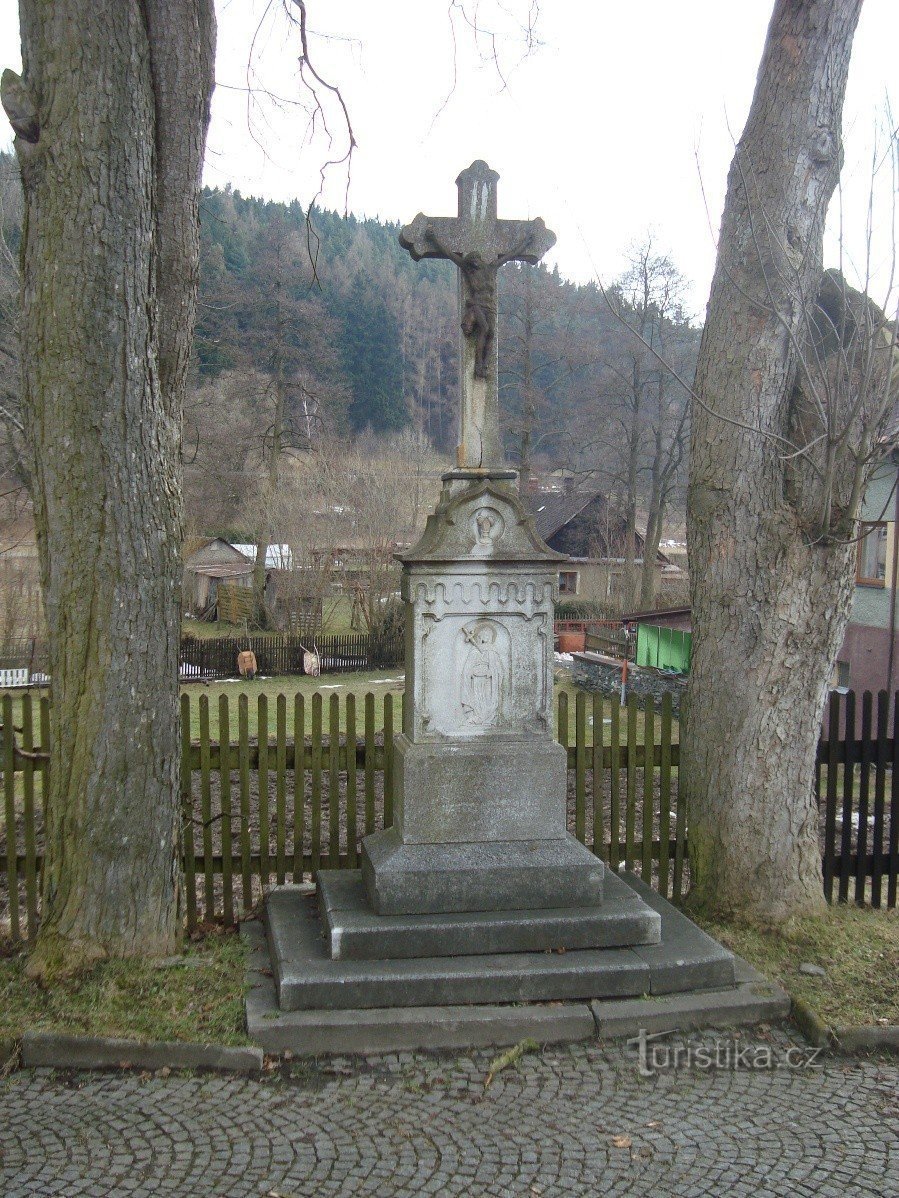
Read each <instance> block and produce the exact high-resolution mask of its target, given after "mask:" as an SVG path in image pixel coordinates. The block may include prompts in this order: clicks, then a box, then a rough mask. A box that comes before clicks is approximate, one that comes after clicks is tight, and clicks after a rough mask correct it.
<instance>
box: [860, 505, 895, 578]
mask: <svg viewBox="0 0 899 1198" xmlns="http://www.w3.org/2000/svg"><path fill="white" fill-rule="evenodd" d="M887 525H888V521H886V520H860V521H859V535H858V551H857V553H856V555H855V585H856V586H860V587H877V588H878V589H880V590H883V589H884V588H885V587H886V584H887V582H886V575H887V571H888V568H889V562H888V561H886V560H885V561H884V571H883V573H884V576H883V578H869V577H868V576H867V575H865V574H863V573H862V559H863V556H864V550H865V542H866V541H867V539H868V537H869V536H870V535H871V534H872V533H873V532H874V531H875V529H878V528H882V529H883V541H884V550H886V548H887V546H888V545H889V539H890V536H889V529H888V527H887Z"/></svg>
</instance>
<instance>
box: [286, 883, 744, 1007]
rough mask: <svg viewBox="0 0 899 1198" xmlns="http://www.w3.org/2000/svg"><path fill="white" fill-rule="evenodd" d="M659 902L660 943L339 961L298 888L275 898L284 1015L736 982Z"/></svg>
mask: <svg viewBox="0 0 899 1198" xmlns="http://www.w3.org/2000/svg"><path fill="white" fill-rule="evenodd" d="M610 877H611V875H610ZM647 889H648V888H647ZM640 897H642V898H647V900H648V896H647V895H645V894H642V893H641V896H640ZM652 905H653V906H654V908H655V909H656V910H657V911H660V914H661V916H662V941H661V943H659V944H649V945H643V946H637V947H632V948H606V949H578V950H574V951H572V952H563V953H557V952H548V953H547V952H529V953H504V954H499V953H489V954H484V955H478V956H472V955H466V956H459V957H417V958H412V959H400V960H381V961H360V960H331V958H330V957H329V955H328V951H327V949H326V944H325V940H324V936H323V933H322V926H321V924H320V922H319V911H318V904H317V902H316V901H315V900H314V899H312V898H310V897H309V896H308V895H304V894H303V893H302V892H300V891H298V890H295V889H293V888H289V887H288V888H283V889H278V890H275V891H273V892H272V894H270V895H269V897H268V901H267V904H266V918H267V922H268V937H269V947H270V953H271V960H272V969H273V973H274V977H275V983H276V986H277V992H278V1001H279V1005H280V1008H281V1010H284V1011H293V1010H313V1009H325V1010H347V1009H351V1008H373V1007H419V1006H455V1005H463V1004H470V1003H490V1004H496V1003H517V1002H552V1001H561V1000H583V999H591V998H625V997H635V996H639V995H644V994H667V993H675V992H678V991H683V990H691V989H710V988H716V987H719V988H720V987H727V986H733V985H734V958H733V955H732V954H731V953H729V952H728V951H727V950H726V949H724V948H723V947H722V946H721V945H719V944H717V943H716V942H715V941H714V940H712V939H711V938H710V937H708V936H706V935H705V934H704V933H703V932H701V931H700V930H699V929H698V928H697V927H695V925H694V924H692V923H691V922H690V921H689V920H688V919H687V918H686V917H685V916H683V915H681V914H680V912H678V911H676V910H675V909H674V908H673V907H671V905H670V904H668V903H666V902H665V900H664V899H661V898H660V897H659V896H655V899H654V901H653V904H652ZM660 905H661V909H660Z"/></svg>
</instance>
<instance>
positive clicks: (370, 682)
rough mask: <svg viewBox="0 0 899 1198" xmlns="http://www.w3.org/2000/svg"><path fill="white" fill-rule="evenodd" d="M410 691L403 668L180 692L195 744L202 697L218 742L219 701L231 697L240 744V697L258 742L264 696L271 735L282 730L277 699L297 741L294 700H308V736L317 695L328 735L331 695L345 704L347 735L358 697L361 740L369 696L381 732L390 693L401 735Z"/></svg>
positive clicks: (233, 725)
mask: <svg viewBox="0 0 899 1198" xmlns="http://www.w3.org/2000/svg"><path fill="white" fill-rule="evenodd" d="M405 686H406V680H405V675H404V673H403V670H402V668H399V667H398V668H396V669H393V670H381V671H378V672H377V673H356V674H323V675H322V676H321V677H320V678H306V677H304V676H302V675H299V676H296V675H289V676H285V677H282V678H254V679H253V681H252V682H250V681H248V680H247V679H243V678H238V679H235V680H234V681H233V682H210V683H209V685H208V686H204V685H203V684H202V683H196V682H192V683H188V684H187V685H183V686H182V687H181V693H182V694H186V695H189V696H190V700H191V702H190V734H191V738H192V739H194V740H196V739H197V738H198V737H199V735H200V697H201V696H202V695H206V696H207V697H208V699H209V728H210V736H211V738H212V740H213V741H215V740H217V739H218V729H219V696H220V695H227V696H228V708H229V716H228V718H229V722H230V725H231V727H230V733H231V739H232V741H233V740H236V739H237V699H238V696H239V695H241V694H245V695H247V696H248V697H249V712H248V722H249V727H250V736H251V737H255V736H257V735H258V731H259V696H260V695H266V696H267V698H268V728H269V733H270V734H271V735H274V734H275V731H276V728H277V700H278V695H284V696H285V697H286V699H287V735H288V739H290V740H292V739H293V699H294V695H303V696H305V698H306V704H305V717H306V733H307V735H309V734H310V733H311V731H312V695H313V694H314V693H315V692H316V691H321V693H322V697H323V718H324V730H325V732H327V731H328V727H329V724H328V716H329V713H328V708H329V705H330V696H331V695H336V696H337V697H338V699H339V700H340V703H339V707H340V731H341V732H345V731H346V727H345V724H346V720H345V713H346V696H347V695H349V694H353V695H355V696H356V727H357V731H358V734H359V735H360V736H361V735H362V734H363V733H364V731H365V722H364V721H365V709H364V702H365V696H366V694H368V692H369V691H370V692H371V693H372V694H373V695H374V696H375V728H376V730H378V731H380V729H381V728H382V727H383V718H384V717H383V710H384V695H386V694H388V693H390V694H393V695H394V696H396V697H395V699H394V728H395V729H397V730H399V721H400V706H399V699H400V696H401V695H402V693H403V691H404V689H405Z"/></svg>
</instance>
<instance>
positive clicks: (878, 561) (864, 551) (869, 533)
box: [855, 522, 887, 587]
mask: <svg viewBox="0 0 899 1198" xmlns="http://www.w3.org/2000/svg"><path fill="white" fill-rule="evenodd" d="M886 576H887V526H886V524H884V523H882V522H878V523H864V522H863V523H862V524H860V525H859V542H858V570H857V572H856V576H855V580H856V582H857V583H859V585H860V586H866V587H882V586H885V585H886Z"/></svg>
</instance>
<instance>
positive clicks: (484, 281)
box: [425, 225, 531, 379]
mask: <svg viewBox="0 0 899 1198" xmlns="http://www.w3.org/2000/svg"><path fill="white" fill-rule="evenodd" d="M425 241H429V242H430V243H431V245H433V246H434V248H435V249H436V250H437V251H438V252H439V253H440V254H441V255H442V256H443V257H444V258H448V259H449V260H450V262H454V263H455V264H456V266H458V268H459V270H461V271H462V274H463V275H464V276H465V282H466V284H467V286H466V289H465V307H464V308H463V310H462V332H463V333H464V334H465V336H466V337H474V342H475V353H474V377H475V378H476V379H486V378H487V377H488V373H489V369H488V368H489V358H490V350H491V348H492V346H493V339H494V337H495V336H496V275H497V271H498V270H499V268H500V267H501V266H505V264H506V263H507V262H511V261H512V260H513V259H515V258H519V257H521V255H522V254H523V253H524V252H525V251H526V250H527V249H528V247H529V246H530V244H531V232H530V230H529V231H528V233H527V234H526V236H525V237H523V238H522V240H521V242H520V243H519V244H518V245H516V246H515V248H514V249H513V250H512V251H511V252H510V253H508V254H498V255H497V256H496V258H495V259H494V260H493V261H492V262H490V261H488V260H487V259H486V258H485V257H484V255H483V254H481V253H480V252H479V251H478V250H469V252H468V253H467V254H457V253H456V251H455V250H451V249H450V248H449V247H448V246H446V245H444V244H443V242H442V241H441V240H440V238H439V237H438V236H437V232H436V230H435V229H434V227H433V226H432V225H428V227H427V228H426V229H425Z"/></svg>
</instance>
